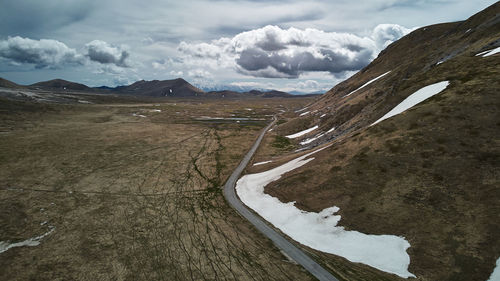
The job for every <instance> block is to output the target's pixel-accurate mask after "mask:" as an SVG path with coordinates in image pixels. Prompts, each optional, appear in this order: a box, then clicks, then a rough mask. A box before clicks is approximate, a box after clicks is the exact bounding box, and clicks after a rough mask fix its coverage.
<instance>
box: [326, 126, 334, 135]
mask: <svg viewBox="0 0 500 281" xmlns="http://www.w3.org/2000/svg"><path fill="white" fill-rule="evenodd" d="M333 131H335V127H333V128H331V129H330V130H328V131H326V133H327V134H328V133H331V132H333Z"/></svg>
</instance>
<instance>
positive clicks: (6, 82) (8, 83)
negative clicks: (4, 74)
mask: <svg viewBox="0 0 500 281" xmlns="http://www.w3.org/2000/svg"><path fill="white" fill-rule="evenodd" d="M0 87H2V88H10V89H15V88H23V87H24V86H21V85H18V84H16V83H14V82H12V81H9V80H7V79H3V78H1V77H0Z"/></svg>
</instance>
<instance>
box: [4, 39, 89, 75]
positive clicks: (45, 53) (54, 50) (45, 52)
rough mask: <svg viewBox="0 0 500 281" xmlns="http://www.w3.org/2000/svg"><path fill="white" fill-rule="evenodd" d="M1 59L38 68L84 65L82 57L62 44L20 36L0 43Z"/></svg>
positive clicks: (55, 41)
mask: <svg viewBox="0 0 500 281" xmlns="http://www.w3.org/2000/svg"><path fill="white" fill-rule="evenodd" d="M0 57H1V58H4V59H7V60H10V61H11V62H13V63H15V64H25V63H28V64H33V65H35V67H36V68H60V67H62V66H63V65H71V64H76V65H78V64H83V63H84V58H83V56H82V55H80V54H78V53H77V51H76V50H75V49H72V48H69V47H68V46H66V45H65V44H64V43H62V42H59V41H57V40H51V39H41V40H33V39H29V38H23V37H19V36H16V37H9V38H8V39H7V40H2V41H0Z"/></svg>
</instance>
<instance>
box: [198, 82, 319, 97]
mask: <svg viewBox="0 0 500 281" xmlns="http://www.w3.org/2000/svg"><path fill="white" fill-rule="evenodd" d="M200 89H202V90H204V91H206V92H221V91H231V92H239V93H249V92H251V91H259V92H273V91H276V90H273V89H271V88H258V87H254V86H237V85H231V84H217V85H213V86H203V87H200ZM282 92H283V91H282ZM287 93H288V94H292V95H321V94H323V93H325V91H314V92H304V91H290V92H287Z"/></svg>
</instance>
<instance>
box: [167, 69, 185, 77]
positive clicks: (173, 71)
mask: <svg viewBox="0 0 500 281" xmlns="http://www.w3.org/2000/svg"><path fill="white" fill-rule="evenodd" d="M170 75H172V76H177V77H182V75H184V72H182V71H175V70H172V71H170Z"/></svg>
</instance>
